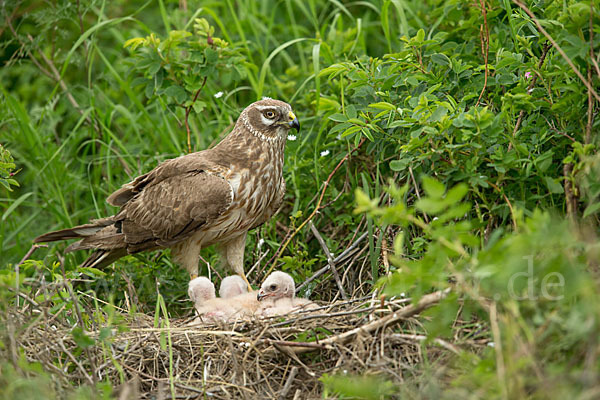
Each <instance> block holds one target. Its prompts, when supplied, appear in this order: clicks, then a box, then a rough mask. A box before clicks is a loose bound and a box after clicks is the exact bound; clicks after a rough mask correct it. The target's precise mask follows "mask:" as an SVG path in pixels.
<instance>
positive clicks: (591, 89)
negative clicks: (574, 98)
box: [513, 0, 600, 101]
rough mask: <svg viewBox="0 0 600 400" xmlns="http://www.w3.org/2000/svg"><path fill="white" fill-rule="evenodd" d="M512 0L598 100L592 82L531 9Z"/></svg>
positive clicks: (598, 98) (599, 99) (599, 97)
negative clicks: (580, 70)
mask: <svg viewBox="0 0 600 400" xmlns="http://www.w3.org/2000/svg"><path fill="white" fill-rule="evenodd" d="M513 2H514V3H515V4H516V5H518V6H519V7H521V9H523V11H525V13H526V14H527V15H529V17H530V18H531V19H532V20H533V22H534V23H535V26H536V27H537V28H538V30H539V31H540V32H541V33H542V34H543V35H544V36H546V38H547V39H548V40H549V41H550V43H552V46H553V47H554V48H555V49H556V50H557V51H558V52H559V53H560V55H561V56H562V58H564V59H565V61H566V62H567V64H569V67H571V70H573V72H575V75H577V77H578V78H579V79H580V80H581V82H582V83H583V84H584V85H585V87H586V88H587V89H588V90H589V91H590V92H591V93H592V94H593V95H594V97H595V98H596V100H598V101H600V96H599V95H598V93H596V91H595V90H594V88H593V87H592V84H591V83H590V82H589V81H588V80H587V79H585V77H584V76H583V75H582V74H581V72H579V69H578V68H577V67H576V66H575V64H573V61H571V59H570V58H569V57H568V56H567V54H566V53H565V52H564V51H563V49H562V48H561V47H560V46H559V45H558V43H556V41H555V40H554V39H552V36H550V35H549V34H548V32H546V30H545V29H544V27H542V25H541V24H540V21H538V19H537V18H536V17H535V15H534V14H533V13H532V12H531V10H530V9H529V8H527V6H526V5H525V4H523V3H521V2H520V1H519V0H513Z"/></svg>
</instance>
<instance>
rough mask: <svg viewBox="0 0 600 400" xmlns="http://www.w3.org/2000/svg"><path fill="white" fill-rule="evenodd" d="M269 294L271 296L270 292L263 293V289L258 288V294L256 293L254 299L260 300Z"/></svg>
mask: <svg viewBox="0 0 600 400" xmlns="http://www.w3.org/2000/svg"><path fill="white" fill-rule="evenodd" d="M269 296H271V294H267V293H265V291H264V290H262V289H260V290H259V291H258V294H257V295H256V300H258V301H261V300H262V299H264V298H265V297H269Z"/></svg>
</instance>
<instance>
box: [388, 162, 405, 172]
mask: <svg viewBox="0 0 600 400" xmlns="http://www.w3.org/2000/svg"><path fill="white" fill-rule="evenodd" d="M407 165H408V160H392V161H390V169H391V170H392V171H404V170H405V169H406V166H407Z"/></svg>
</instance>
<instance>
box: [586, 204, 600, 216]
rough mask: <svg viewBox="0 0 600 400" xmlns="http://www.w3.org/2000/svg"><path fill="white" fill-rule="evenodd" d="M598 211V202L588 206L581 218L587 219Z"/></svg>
mask: <svg viewBox="0 0 600 400" xmlns="http://www.w3.org/2000/svg"><path fill="white" fill-rule="evenodd" d="M598 210H600V202H598V203H593V204H590V205H589V206H587V207H586V208H585V211H584V212H583V218H587V217H589V216H590V215H593V214H596V213H597V212H598Z"/></svg>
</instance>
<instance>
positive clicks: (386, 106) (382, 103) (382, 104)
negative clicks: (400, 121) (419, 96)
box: [369, 101, 396, 111]
mask: <svg viewBox="0 0 600 400" xmlns="http://www.w3.org/2000/svg"><path fill="white" fill-rule="evenodd" d="M369 107H371V108H376V109H378V110H389V111H396V106H395V105H393V104H392V103H388V102H385V101H380V102H378V103H371V104H369Z"/></svg>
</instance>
